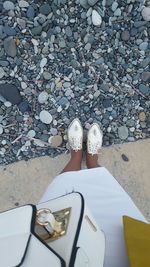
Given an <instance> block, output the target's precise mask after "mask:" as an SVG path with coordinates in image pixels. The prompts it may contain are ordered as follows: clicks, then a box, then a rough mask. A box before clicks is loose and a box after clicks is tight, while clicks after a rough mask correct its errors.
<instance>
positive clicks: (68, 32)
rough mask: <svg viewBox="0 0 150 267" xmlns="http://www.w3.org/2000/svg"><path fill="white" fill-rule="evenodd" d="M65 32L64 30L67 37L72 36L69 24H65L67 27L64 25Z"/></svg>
mask: <svg viewBox="0 0 150 267" xmlns="http://www.w3.org/2000/svg"><path fill="white" fill-rule="evenodd" d="M65 32H66V35H67V36H68V37H71V36H72V30H71V27H70V26H67V27H66V30H65Z"/></svg>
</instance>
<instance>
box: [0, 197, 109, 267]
mask: <svg viewBox="0 0 150 267" xmlns="http://www.w3.org/2000/svg"><path fill="white" fill-rule="evenodd" d="M104 252H105V238H104V234H103V232H102V231H101V230H100V229H99V227H98V226H97V223H96V222H95V220H94V218H93V216H92V215H91V213H90V211H89V210H88V208H87V206H86V205H85V201H84V198H83V196H82V195H81V194H80V193H76V192H73V193H70V194H67V195H64V196H61V197H59V198H56V199H52V200H49V201H48V202H44V203H40V204H38V205H37V206H34V205H26V206H22V207H18V208H15V209H12V210H9V211H5V212H2V213H1V214H0V266H1V267H17V266H23V267H41V266H44V267H102V266H103V262H104Z"/></svg>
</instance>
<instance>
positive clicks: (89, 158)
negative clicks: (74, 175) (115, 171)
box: [86, 152, 101, 169]
mask: <svg viewBox="0 0 150 267" xmlns="http://www.w3.org/2000/svg"><path fill="white" fill-rule="evenodd" d="M86 165H87V168H88V169H92V168H97V167H101V166H100V165H99V163H98V155H97V154H95V155H92V154H89V153H88V152H87V153H86Z"/></svg>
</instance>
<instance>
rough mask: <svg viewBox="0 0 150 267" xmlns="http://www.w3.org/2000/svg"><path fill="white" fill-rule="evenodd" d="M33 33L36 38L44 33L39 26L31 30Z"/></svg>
mask: <svg viewBox="0 0 150 267" xmlns="http://www.w3.org/2000/svg"><path fill="white" fill-rule="evenodd" d="M31 32H32V34H33V35H34V36H36V35H40V34H41V32H42V26H37V27H34V28H32V29H31Z"/></svg>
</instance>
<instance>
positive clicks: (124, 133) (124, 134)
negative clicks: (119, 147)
mask: <svg viewBox="0 0 150 267" xmlns="http://www.w3.org/2000/svg"><path fill="white" fill-rule="evenodd" d="M128 134H129V131H128V128H127V127H126V126H121V127H119V128H118V135H119V138H120V139H121V140H126V139H127V138H128Z"/></svg>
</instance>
